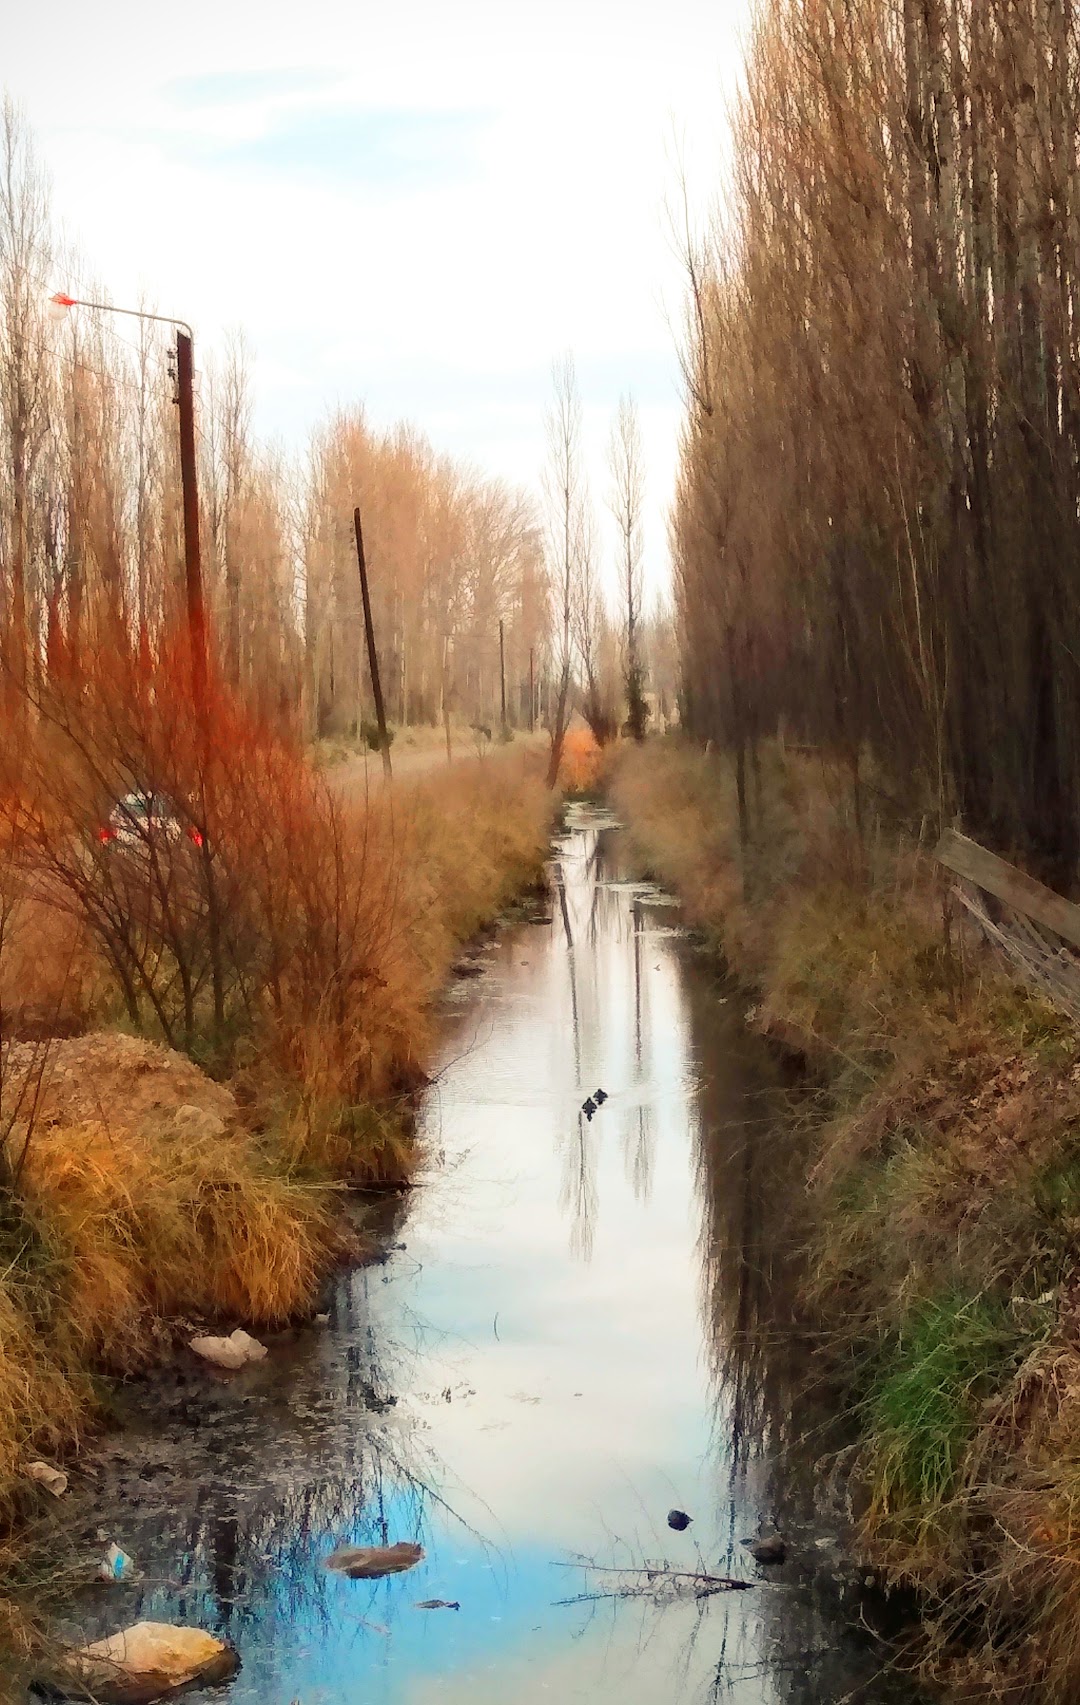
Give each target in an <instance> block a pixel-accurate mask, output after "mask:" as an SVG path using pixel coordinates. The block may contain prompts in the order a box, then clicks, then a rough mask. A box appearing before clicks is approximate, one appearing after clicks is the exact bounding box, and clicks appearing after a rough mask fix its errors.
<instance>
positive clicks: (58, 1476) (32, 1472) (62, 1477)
mask: <svg viewBox="0 0 1080 1705" xmlns="http://www.w3.org/2000/svg"><path fill="white" fill-rule="evenodd" d="M23 1473H24V1474H25V1475H26V1478H27V1479H28V1480H36V1482H37V1484H38V1485H39V1486H44V1488H45V1490H46V1492H51V1493H52V1495H53V1497H54V1498H62V1497H63V1496H64V1493H65V1492H66V1491H67V1489H68V1477H67V1475H66V1474H65V1473H64V1472H63V1470H62V1469H59V1468H53V1467H52V1465H51V1464H50V1463H48V1462H28V1463H27V1465H26V1467H25V1468H24V1469H23Z"/></svg>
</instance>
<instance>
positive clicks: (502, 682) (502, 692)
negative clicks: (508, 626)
mask: <svg viewBox="0 0 1080 1705" xmlns="http://www.w3.org/2000/svg"><path fill="white" fill-rule="evenodd" d="M499 696H500V700H501V703H502V731H503V737H504V738H505V736H506V637H505V635H504V633H503V624H502V618H501V617H500V619H499Z"/></svg>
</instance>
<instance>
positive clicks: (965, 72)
mask: <svg viewBox="0 0 1080 1705" xmlns="http://www.w3.org/2000/svg"><path fill="white" fill-rule="evenodd" d="M1078 129H1080V14H1078V12H1077V10H1076V8H1075V7H1074V5H1073V4H1072V0H760V3H759V5H758V7H757V11H756V17H755V24H754V30H753V36H752V42H751V46H750V52H749V58H748V64H747V68H746V76H745V85H744V91H743V94H742V98H741V102H740V106H739V110H738V114H737V118H736V130H735V148H734V159H733V166H732V176H731V181H730V186H729V194H728V198H727V203H726V208H725V213H724V216H723V217H722V219H721V220H720V221H719V222H718V224H717V227H716V229H715V230H714V231H713V232H712V233H711V235H710V237H709V239H708V240H707V241H706V242H705V243H703V244H701V245H699V246H695V245H694V244H693V243H692V242H691V243H689V244H688V246H687V257H686V258H687V262H688V271H689V279H690V291H689V315H688V334H687V339H686V346H685V374H686V381H687V395H688V407H687V416H686V423H685V430H684V438H683V445H682V462H681V475H680V482H679V490H678V496H677V501H676V506H675V512H674V522H673V535H674V544H675V556H676V581H677V608H678V621H679V629H680V645H681V657H682V675H683V694H684V715H685V718H686V720H687V721H688V722H689V724H690V726H691V727H692V728H693V730H694V731H695V732H696V733H697V734H698V735H700V736H701V737H702V738H712V739H713V740H716V741H720V742H723V743H724V744H725V745H726V746H727V747H729V748H730V749H731V750H732V751H733V752H734V754H735V756H736V759H737V763H738V767H739V769H740V771H741V772H744V769H745V764H746V760H747V758H748V756H749V755H751V754H752V751H753V748H754V745H755V743H756V742H757V741H758V740H759V739H760V738H761V737H762V736H764V735H767V734H769V733H772V732H774V731H775V730H776V729H777V728H778V726H783V727H786V728H787V729H788V731H789V732H791V733H792V734H795V735H797V736H798V737H800V738H801V739H803V740H805V741H808V742H811V743H814V744H818V745H821V746H823V747H825V748H827V749H829V750H831V751H832V752H834V753H836V754H837V755H840V756H842V757H843V758H844V759H845V760H846V761H847V762H848V763H849V764H850V766H851V770H852V774H853V776H854V777H855V778H856V785H857V778H858V776H859V773H860V766H866V765H867V764H872V765H873V766H874V767H875V768H876V770H877V771H878V772H879V778H880V777H884V778H887V779H886V782H885V785H888V786H889V787H891V788H892V789H893V790H894V791H896V792H897V793H899V794H900V795H901V796H902V797H904V798H905V799H906V800H907V801H908V802H910V804H911V805H912V806H913V807H915V808H917V809H925V808H926V807H927V806H929V807H930V808H931V809H932V810H933V811H934V812H936V814H937V815H938V816H939V817H942V818H944V817H953V816H958V817H959V819H960V820H961V821H962V822H963V823H964V825H965V826H966V827H967V828H968V829H969V831H970V832H972V833H974V834H976V835H978V836H980V837H982V838H984V839H986V840H988V841H990V842H991V843H992V844H994V845H997V846H998V847H1000V848H1002V849H1005V850H1012V851H1015V852H1017V853H1021V854H1024V855H1026V856H1028V857H1029V858H1031V859H1033V860H1034V861H1035V862H1037V863H1039V864H1041V865H1043V866H1044V867H1045V868H1047V869H1051V870H1057V871H1059V872H1062V873H1065V874H1066V875H1067V874H1069V873H1072V872H1074V871H1075V867H1076V863H1077V858H1078V855H1080V167H1078V157H1077V136H1078Z"/></svg>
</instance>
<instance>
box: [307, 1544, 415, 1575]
mask: <svg viewBox="0 0 1080 1705" xmlns="http://www.w3.org/2000/svg"><path fill="white" fill-rule="evenodd" d="M423 1555H424V1549H423V1546H421V1545H413V1544H412V1543H411V1542H410V1541H408V1540H400V1541H399V1542H398V1543H397V1544H396V1545H341V1546H339V1547H338V1549H337V1550H336V1551H332V1552H331V1553H330V1555H329V1557H327V1558H326V1560H325V1562H324V1565H323V1567H324V1568H327V1569H333V1570H334V1572H335V1574H338V1575H348V1577H349V1579H350V1581H374V1580H378V1579H379V1577H380V1576H382V1575H400V1574H403V1573H404V1571H405V1570H406V1569H413V1568H415V1567H416V1565H417V1563H419V1562H420V1560H421V1558H422V1557H423Z"/></svg>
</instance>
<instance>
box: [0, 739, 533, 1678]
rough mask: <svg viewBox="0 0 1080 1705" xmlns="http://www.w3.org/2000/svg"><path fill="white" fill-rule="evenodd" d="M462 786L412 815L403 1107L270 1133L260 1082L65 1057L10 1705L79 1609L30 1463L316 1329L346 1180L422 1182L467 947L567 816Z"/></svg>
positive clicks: (28, 1164) (53, 1152) (10, 1567)
mask: <svg viewBox="0 0 1080 1705" xmlns="http://www.w3.org/2000/svg"><path fill="white" fill-rule="evenodd" d="M511 768H512V773H511ZM454 782H455V786H454V788H453V789H451V788H449V787H448V785H447V782H446V781H442V782H435V783H425V784H417V785H416V786H414V787H412V788H410V790H409V793H408V796H407V801H408V814H409V819H410V822H409V827H408V837H409V838H408V842H407V844H408V845H409V846H410V847H411V849H412V850H413V852H414V853H415V854H416V855H417V856H418V857H420V858H422V859H423V860H424V866H423V872H422V877H421V881H420V884H419V891H418V904H417V906H416V908H415V916H416V931H417V940H416V942H415V944H414V947H415V951H416V952H417V953H419V954H420V955H421V956H422V960H423V975H422V977H420V978H418V979H417V983H416V987H415V989H414V990H413V996H414V1004H415V1009H416V1019H417V1024H416V1028H415V1030H414V1032H413V1033H412V1034H410V1035H408V1036H403V1037H402V1038H400V1039H399V1041H398V1042H397V1043H396V1044H393V1045H394V1046H396V1048H397V1050H398V1055H399V1060H400V1065H399V1068H397V1070H396V1076H397V1080H398V1084H399V1088H398V1090H397V1092H396V1093H395V1094H394V1095H393V1096H391V1097H384V1098H382V1099H370V1100H368V1101H366V1102H364V1103H363V1104H359V1103H358V1104H357V1105H356V1106H353V1107H328V1106H319V1105H317V1103H316V1101H315V1100H314V1099H313V1100H312V1101H311V1103H310V1104H309V1105H308V1106H307V1107H306V1108H305V1107H303V1106H301V1107H299V1108H297V1107H285V1106H282V1107H281V1108H280V1110H279V1114H280V1116H279V1118H278V1119H277V1120H276V1121H274V1122H273V1123H268V1122H267V1121H266V1118H265V1107H264V1106H262V1105H261V1104H256V1103H255V1102H254V1101H253V1098H252V1095H251V1089H250V1082H249V1081H248V1078H249V1075H250V1074H245V1073H243V1072H241V1073H240V1074H239V1075H238V1076H237V1077H235V1078H234V1079H233V1080H232V1081H231V1082H227V1083H223V1084H219V1083H215V1082H213V1081H212V1080H211V1079H210V1078H209V1077H208V1076H207V1075H206V1074H205V1073H204V1072H203V1071H201V1070H200V1068H199V1067H198V1066H197V1065H196V1064H195V1063H194V1062H193V1061H191V1060H188V1059H186V1058H185V1057H184V1056H182V1055H180V1054H177V1053H175V1052H173V1051H171V1050H169V1049H166V1048H163V1047H161V1046H159V1045H158V1044H156V1043H153V1042H150V1041H147V1040H144V1039H138V1038H133V1037H131V1036H130V1035H125V1034H123V1033H120V1032H115V1031H113V1032H109V1031H99V1032H92V1033H90V1034H88V1035H86V1036H84V1037H79V1038H76V1039H74V1040H73V1041H65V1042H63V1043H58V1044H56V1045H55V1047H54V1048H52V1050H51V1052H50V1056H49V1058H50V1065H51V1071H50V1076H49V1080H48V1084H47V1088H46V1090H45V1092H44V1093H43V1094H41V1095H39V1096H38V1097H37V1098H36V1111H37V1114H38V1123H37V1125H36V1126H35V1128H34V1129H33V1130H32V1132H31V1133H30V1135H29V1138H28V1139H27V1141H26V1146H25V1153H24V1163H25V1164H24V1165H23V1167H22V1168H21V1172H20V1177H19V1181H18V1182H19V1188H18V1190H17V1191H16V1192H12V1193H11V1199H10V1202H9V1203H8V1207H7V1210H6V1213H5V1222H6V1223H4V1224H3V1225H2V1226H0V1241H2V1243H3V1245H4V1248H5V1250H6V1252H7V1253H6V1258H5V1266H6V1272H5V1275H4V1277H3V1281H2V1283H0V1705H7V1700H8V1699H12V1700H13V1699H15V1698H17V1697H21V1690H22V1689H23V1688H24V1686H25V1682H26V1679H27V1677H28V1676H29V1674H30V1673H31V1671H32V1668H33V1666H34V1665H35V1663H36V1662H37V1660H38V1659H39V1658H40V1657H41V1655H42V1654H43V1653H47V1650H48V1636H47V1631H46V1619H47V1614H48V1610H49V1606H50V1603H51V1600H52V1597H53V1596H54V1595H55V1593H56V1592H57V1591H58V1590H59V1591H61V1592H62V1589H63V1583H62V1582H60V1581H58V1580H57V1579H56V1578H54V1576H55V1572H54V1571H53V1569H52V1567H51V1564H50V1550H51V1546H50V1541H49V1534H50V1532H52V1533H53V1534H54V1535H59V1534H61V1533H62V1532H63V1530H64V1525H65V1506H64V1503H63V1502H62V1501H58V1500H54V1498H53V1497H52V1496H50V1494H49V1493H48V1492H47V1491H46V1490H43V1486H42V1484H41V1482H40V1480H38V1479H37V1477H35V1476H33V1475H30V1474H29V1473H28V1469H29V1468H30V1467H31V1466H32V1464H33V1462H34V1460H35V1459H39V1458H47V1459H48V1463H49V1465H50V1466H51V1465H52V1464H54V1463H56V1462H58V1461H62V1462H64V1463H65V1465H66V1467H67V1468H68V1470H69V1474H70V1475H74V1476H77V1475H78V1472H79V1470H78V1455H79V1450H80V1446H81V1444H82V1442H83V1441H84V1440H85V1439H86V1438H87V1437H88V1436H89V1434H91V1433H92V1432H93V1431H94V1430H95V1429H96V1428H98V1427H99V1426H100V1425H101V1423H102V1420H103V1418H104V1416H105V1415H106V1414H107V1413H108V1410H109V1397H108V1386H107V1384H106V1383H103V1382H102V1378H101V1376H102V1375H112V1376H115V1375H120V1376H126V1375H129V1374H131V1373H133V1372H139V1371H141V1370H144V1369H148V1368H151V1367H153V1366H154V1365H157V1364H160V1363H161V1362H163V1361H166V1360H168V1359H170V1358H171V1357H173V1356H175V1355H176V1354H177V1353H180V1354H187V1351H186V1349H185V1348H184V1346H186V1345H187V1344H188V1342H189V1340H190V1339H191V1337H192V1336H193V1335H194V1334H195V1333H197V1331H198V1330H199V1328H201V1327H211V1328H213V1327H216V1326H218V1325H222V1324H224V1325H226V1326H232V1325H235V1323H236V1322H237V1321H240V1322H242V1323H243V1324H244V1325H245V1326H250V1327H252V1328H253V1329H254V1330H256V1331H257V1330H260V1329H262V1330H267V1329H274V1328H276V1327H280V1326H283V1325H285V1324H286V1323H290V1322H296V1321H302V1320H304V1319H310V1318H311V1317H312V1315H313V1314H314V1312H315V1311H316V1309H317V1308H318V1299H319V1295H320V1291H321V1287H322V1285H323V1283H324V1281H325V1279H326V1278H327V1276H328V1275H329V1273H330V1272H331V1271H332V1270H333V1269H334V1268H335V1267H336V1266H339V1265H341V1264H342V1263H343V1262H349V1261H353V1260H358V1259H362V1258H363V1257H364V1253H365V1242H364V1241H363V1240H358V1237H357V1234H356V1232H355V1229H354V1224H353V1220H352V1218H351V1216H349V1215H348V1214H347V1213H346V1211H345V1204H344V1198H343V1197H342V1195H341V1192H340V1185H339V1183H338V1181H339V1180H344V1181H345V1182H346V1183H352V1184H356V1185H359V1186H362V1187H367V1188H377V1189H379V1188H382V1189H386V1188H389V1189H391V1190H394V1191H400V1190H401V1189H402V1188H404V1187H405V1186H406V1185H407V1184H408V1182H409V1180H410V1178H411V1176H412V1174H413V1172H414V1170H415V1168H416V1165H417V1160H418V1153H417V1143H416V1138H415V1134H414V1129H413V1113H414V1108H415V1101H416V1096H417V1093H418V1092H419V1090H420V1088H421V1087H422V1086H423V1083H424V1081H425V1079H424V1076H423V1071H422V1067H421V1066H420V1065H419V1061H420V1060H422V1059H423V1057H424V1056H425V1055H426V1054H427V1052H428V1050H429V1048H430V1047H431V1046H432V1043H433V1038H434V1036H435V1034H436V1031H437V1024H438V1018H437V1013H436V1006H437V1000H438V996H439V994H440V992H441V990H442V989H443V988H444V987H445V986H446V983H447V980H448V979H449V978H450V976H451V973H452V970H453V968H454V962H455V960H459V956H460V955H461V954H462V952H463V950H465V951H467V950H468V947H469V944H470V943H472V942H474V941H475V940H476V939H477V938H478V937H479V936H480V935H481V933H483V932H485V931H490V930H491V929H492V928H494V927H495V925H496V922H497V920H499V919H501V918H503V917H506V918H507V920H508V921H510V920H512V919H513V918H514V917H516V916H517V915H518V914H519V913H520V912H521V911H522V909H524V910H525V911H528V910H529V909H530V907H532V908H533V909H535V907H536V896H537V895H538V893H539V892H540V891H541V890H543V891H544V893H545V894H546V878H545V860H546V857H547V853H548V848H549V840H550V832H551V828H552V824H553V820H554V815H555V811H556V809H557V806H558V799H557V797H556V796H553V795H552V794H551V793H549V792H548V790H547V789H546V788H544V786H543V784H542V780H541V777H540V775H539V773H538V769H537V766H536V765H535V764H534V763H532V762H528V761H523V762H522V764H521V765H520V767H519V766H513V767H511V766H508V765H501V766H499V767H498V770H497V771H496V770H495V769H494V767H489V766H478V768H477V770H476V772H475V773H471V774H470V775H469V777H468V778H467V779H466V782H465V784H464V786H461V785H460V782H459V778H454ZM451 794H453V798H451ZM459 962H460V961H459ZM391 1043H393V1039H392V1038H391ZM32 1052H33V1051H32V1050H29V1051H28V1055H27V1060H26V1062H25V1064H26V1067H27V1070H33V1069H34V1067H35V1062H36V1055H35V1056H34V1057H33V1058H31V1057H30V1055H31V1054H32ZM13 1063H14V1064H17V1061H15V1062H13ZM256 1106H258V1113H259V1115H261V1117H257V1118H253V1114H254V1112H255V1108H256ZM298 1124H300V1130H299V1132H298V1131H297V1125H298ZM298 1137H302V1139H303V1141H302V1143H301V1142H300V1141H299V1140H298ZM9 1245H10V1247H9ZM61 1478H62V1477H61ZM55 1484H57V1485H59V1484H60V1480H59V1479H57V1480H56V1481H55Z"/></svg>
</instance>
